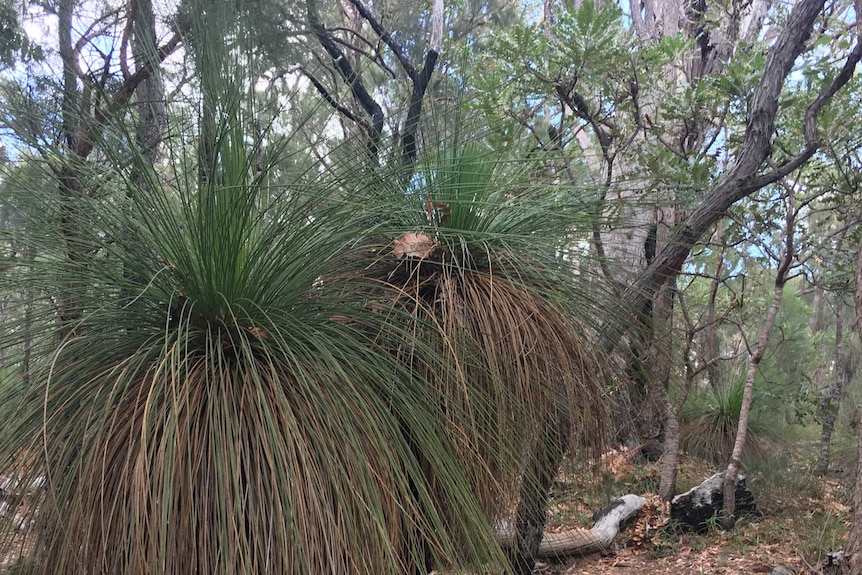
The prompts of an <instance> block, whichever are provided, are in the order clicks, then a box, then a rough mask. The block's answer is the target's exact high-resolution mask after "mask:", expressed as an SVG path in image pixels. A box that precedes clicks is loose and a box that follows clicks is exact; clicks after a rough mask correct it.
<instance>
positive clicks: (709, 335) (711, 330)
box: [703, 220, 724, 390]
mask: <svg viewBox="0 0 862 575" xmlns="http://www.w3.org/2000/svg"><path fill="white" fill-rule="evenodd" d="M723 234H724V220H719V221H718V224H717V225H716V229H715V233H714V234H713V237H714V238H715V241H714V242H713V243H714V244H716V245H718V246H719V247H718V249H717V250H716V254H715V271H714V272H713V275H712V279H711V280H710V286H709V299H708V300H707V305H706V327H705V329H704V332H703V333H704V335H703V361H704V363H706V377H707V379H708V380H709V385H710V387H712V389H713V390H716V389H718V388H719V387H720V385H721V383H722V381H721V362H720V361H719V358H720V357H721V345H720V341H719V333H718V328H719V327H720V325H721V321H719V319H718V316H717V315H716V309H715V300H716V298H717V297H718V288H719V286H720V285H721V280H722V276H723V275H724V241H723V239H722V235H723Z"/></svg>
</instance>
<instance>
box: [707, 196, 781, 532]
mask: <svg viewBox="0 0 862 575" xmlns="http://www.w3.org/2000/svg"><path fill="white" fill-rule="evenodd" d="M786 206H787V218H786V221H785V230H784V234H785V240H784V241H785V243H784V246H783V249H782V250H781V254H780V256H779V261H778V271H777V272H776V274H775V288H774V290H773V292H772V301H771V302H770V304H769V308H768V309H767V310H766V318H764V322H763V327H762V328H761V330H760V336H759V337H758V338H757V344H756V346H755V348H754V350H753V352H752V353H751V357H750V358H749V360H748V370H747V371H746V374H745V388H744V390H743V393H742V405H741V406H740V409H739V422H738V425H737V428H736V441H734V444H733V451H732V452H731V455H730V462H729V463H728V465H727V471H726V473H725V474H724V513H723V518H724V524H725V526H726V527H728V528H730V527H732V526H733V524H734V522H735V513H736V479H737V475H738V474H739V468H740V466H741V459H742V450H743V448H744V447H745V440H746V437H747V435H748V416H749V413H750V411H751V398H752V395H753V393H754V379H755V377H756V376H757V370H758V369H759V367H760V361H761V360H762V359H763V354H764V352H765V351H766V346H767V345H768V344H769V337H770V335H771V334H772V328H773V327H774V326H775V318H776V316H777V315H778V310H779V308H780V307H781V298H782V296H783V294H784V285H785V284H786V283H787V277H788V272H789V271H790V267H791V264H792V263H793V257H794V255H795V248H794V244H793V227H794V224H795V221H796V211H795V209H794V207H793V193H792V191H789V192H788V197H787V202H786Z"/></svg>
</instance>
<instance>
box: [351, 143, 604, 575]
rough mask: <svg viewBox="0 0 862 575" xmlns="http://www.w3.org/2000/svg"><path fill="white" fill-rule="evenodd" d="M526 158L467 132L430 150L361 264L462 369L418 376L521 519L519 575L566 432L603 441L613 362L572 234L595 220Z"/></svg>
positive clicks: (512, 516)
mask: <svg viewBox="0 0 862 575" xmlns="http://www.w3.org/2000/svg"><path fill="white" fill-rule="evenodd" d="M526 169H527V167H525V166H523V165H517V164H506V163H504V162H501V161H499V160H498V159H492V158H491V157H490V156H489V155H488V154H487V153H486V152H483V151H482V149H481V147H479V146H478V145H471V144H467V145H464V144H461V145H455V146H454V149H453V150H449V151H447V152H445V153H441V154H438V155H436V156H435V157H433V158H431V159H430V161H428V162H426V163H425V164H424V165H421V166H420V167H419V171H418V172H417V173H416V175H415V176H414V178H413V180H412V181H413V190H412V193H410V194H406V195H403V194H397V195H395V196H394V198H393V200H394V201H396V202H400V203H401V204H404V203H407V204H409V205H412V209H411V208H410V206H409V205H408V208H407V209H398V210H395V212H396V213H399V214H400V213H404V214H412V216H413V218H412V219H410V220H406V221H405V222H404V224H403V225H404V230H403V233H402V234H401V235H399V236H398V237H397V238H396V239H395V240H394V241H393V242H392V243H391V244H389V245H387V246H382V249H378V250H376V251H374V252H373V256H371V257H370V260H371V261H370V262H369V263H368V264H367V266H366V267H365V270H364V272H363V273H364V275H368V276H370V277H373V278H377V279H378V280H379V281H380V282H381V283H382V284H384V285H385V286H386V288H387V289H388V290H389V291H390V292H391V297H390V300H389V301H387V302H384V303H385V306H386V309H393V310H399V311H407V312H409V313H411V314H412V316H413V317H414V318H415V321H416V322H417V324H416V326H415V327H411V331H413V332H414V333H417V338H419V339H422V340H423V341H424V342H425V343H426V344H427V345H428V346H429V347H430V348H431V349H433V350H435V355H436V356H439V357H443V358H445V359H446V361H447V363H448V364H449V365H451V366H453V367H454V368H455V369H454V370H443V371H437V372H428V373H423V376H424V377H426V378H427V379H429V380H430V381H431V382H432V383H433V385H434V386H435V388H436V390H437V393H438V394H439V396H440V397H442V398H445V399H444V400H443V409H444V411H445V412H446V414H447V416H448V418H449V420H450V421H449V423H448V428H449V429H450V430H451V431H452V432H453V433H456V434H457V435H458V436H459V437H462V438H465V439H466V441H467V446H468V452H467V457H465V461H466V462H467V464H468V465H467V466H468V469H470V470H471V475H472V478H473V481H474V482H475V488H476V492H477V494H479V496H480V499H481V500H482V501H483V503H484V505H485V507H486V509H487V510H488V513H489V516H491V517H493V518H495V519H497V520H500V519H504V520H507V521H512V523H513V525H514V527H515V529H516V532H517V535H516V538H515V541H516V543H515V547H514V548H513V549H511V550H509V559H510V564H511V568H512V570H513V572H515V573H518V574H525V573H530V572H532V569H533V563H534V557H535V555H536V553H537V550H538V545H539V542H540V541H541V539H542V533H543V529H544V524H545V517H546V510H547V503H548V495H549V489H550V487H551V483H552V481H553V479H554V477H555V476H556V472H557V468H558V466H559V464H560V462H561V459H562V457H563V454H564V453H565V451H566V449H567V448H568V447H569V445H570V442H571V441H572V440H573V439H574V440H575V441H577V442H579V443H580V444H581V445H582V446H587V447H591V448H594V449H598V448H599V447H600V446H601V445H602V443H603V441H604V440H605V439H606V438H605V421H606V420H605V417H606V414H605V411H604V407H603V406H604V405H605V396H604V387H603V380H602V376H603V373H604V372H605V371H606V366H603V364H602V361H601V354H598V353H596V349H597V346H595V345H594V344H593V342H591V341H590V336H589V334H590V333H591V330H590V329H589V327H588V324H589V322H590V317H591V316H590V314H591V313H594V312H595V311H596V310H595V309H594V307H595V306H594V302H595V301H596V296H595V294H592V295H589V294H588V291H587V290H589V289H594V286H591V285H589V283H588V281H587V277H588V275H589V274H588V273H587V270H586V269H582V270H581V271H582V274H581V275H577V274H576V273H575V272H574V265H575V260H577V258H579V257H582V254H578V253H576V251H575V250H574V249H573V246H576V245H577V242H576V241H575V240H574V239H573V233H574V232H575V231H576V230H577V229H581V230H588V229H590V228H589V226H588V225H586V222H584V221H582V219H581V218H582V217H583V216H584V214H588V213H590V210H588V209H585V205H584V195H583V194H579V193H578V191H576V190H571V189H567V188H558V187H557V188H555V187H553V186H549V185H542V184H540V183H537V182H541V181H542V179H541V178H539V179H536V178H535V174H530V173H528V172H527V171H526ZM396 187H397V186H396ZM578 224H582V225H581V226H578ZM592 317H593V318H594V317H595V316H592ZM419 326H424V327H419ZM428 326H431V329H430V330H429V327H428ZM426 365H429V364H427V363H426ZM476 456H478V458H477V457H476Z"/></svg>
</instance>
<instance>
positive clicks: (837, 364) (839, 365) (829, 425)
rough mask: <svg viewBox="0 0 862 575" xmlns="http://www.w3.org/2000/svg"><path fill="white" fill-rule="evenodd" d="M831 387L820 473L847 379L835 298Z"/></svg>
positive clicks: (825, 467)
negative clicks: (833, 355)
mask: <svg viewBox="0 0 862 575" xmlns="http://www.w3.org/2000/svg"><path fill="white" fill-rule="evenodd" d="M833 365H834V370H835V372H834V374H833V375H834V378H833V380H832V389H831V390H829V394H828V395H827V397H826V400H825V401H824V405H823V412H822V416H823V429H822V430H821V432H820V456H819V457H818V459H817V472H818V473H820V474H821V475H823V474H825V473H826V472H827V471H828V470H829V452H830V449H831V446H832V431H833V430H834V429H835V420H836V419H837V417H838V410H839V409H840V407H841V393H842V392H843V390H844V383H845V381H846V379H847V366H846V359H845V357H844V302H843V301H841V297H840V295H839V296H836V298H835V357H834V362H833Z"/></svg>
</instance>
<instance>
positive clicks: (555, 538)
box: [497, 494, 646, 559]
mask: <svg viewBox="0 0 862 575" xmlns="http://www.w3.org/2000/svg"><path fill="white" fill-rule="evenodd" d="M645 504H646V499H644V498H643V497H640V496H639V495H632V494H629V495H623V496H622V497H620V498H619V499H616V500H614V501H612V502H611V504H610V505H608V506H607V507H605V508H604V509H602V510H600V511H597V512H596V513H594V514H593V521H594V524H593V526H592V528H591V529H572V530H569V531H562V532H559V533H545V536H544V537H543V538H542V542H541V543H540V544H539V551H538V554H537V557H539V558H542V559H557V558H562V557H567V556H570V555H588V554H590V553H604V552H607V551H608V550H609V549H610V547H611V544H612V543H613V542H614V539H615V538H616V536H617V533H619V530H620V526H621V525H622V524H623V523H625V522H626V521H627V520H628V519H630V518H631V517H633V516H634V515H635V514H636V513H637V512H638V511H639V510H640V508H641V507H643V506H644V505H645ZM497 538H498V539H499V541H500V545H502V546H503V547H512V546H514V544H515V532H514V530H513V529H512V527H511V525H508V524H504V525H500V526H498V529H497Z"/></svg>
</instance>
